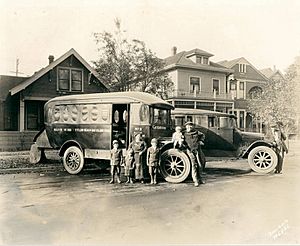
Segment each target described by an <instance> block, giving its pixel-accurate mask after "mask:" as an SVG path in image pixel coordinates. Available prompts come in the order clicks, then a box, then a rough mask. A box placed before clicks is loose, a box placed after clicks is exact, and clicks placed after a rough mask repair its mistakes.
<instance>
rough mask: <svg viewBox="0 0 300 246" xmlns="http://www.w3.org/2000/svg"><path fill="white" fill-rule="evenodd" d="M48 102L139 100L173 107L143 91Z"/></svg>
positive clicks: (77, 96) (96, 94) (123, 101)
mask: <svg viewBox="0 0 300 246" xmlns="http://www.w3.org/2000/svg"><path fill="white" fill-rule="evenodd" d="M50 102H65V103H83V102H101V103H105V102H107V103H114V104H127V103H132V102H141V103H144V104H147V105H155V106H157V107H161V108H166V109H173V108H174V107H173V105H172V104H170V103H168V102H166V101H164V100H163V99H161V98H159V97H156V96H154V95H151V94H149V93H145V92H137V91H128V92H110V93H91V94H80V95H78V94H77V95H67V96H60V97H55V98H52V99H51V100H49V101H48V103H50Z"/></svg>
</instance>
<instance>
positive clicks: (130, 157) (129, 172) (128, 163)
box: [125, 148, 134, 184]
mask: <svg viewBox="0 0 300 246" xmlns="http://www.w3.org/2000/svg"><path fill="white" fill-rule="evenodd" d="M133 169H134V152H133V149H132V148H129V149H128V150H127V154H126V157H125V176H126V177H127V181H126V184H128V183H131V184H132V183H133V180H132V178H133Z"/></svg>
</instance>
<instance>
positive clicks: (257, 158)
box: [248, 146, 278, 173]
mask: <svg viewBox="0 0 300 246" xmlns="http://www.w3.org/2000/svg"><path fill="white" fill-rule="evenodd" d="M248 163H249V165H250V167H251V169H252V170H253V171H255V172H258V173H269V172H272V171H273V170H274V169H275V168H276V166H277V163H278V158H277V155H276V153H275V151H274V150H272V149H271V148H269V147H266V146H259V147H255V148H254V149H253V150H251V151H250V153H249V156H248Z"/></svg>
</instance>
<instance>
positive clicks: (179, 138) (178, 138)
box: [172, 126, 184, 149]
mask: <svg viewBox="0 0 300 246" xmlns="http://www.w3.org/2000/svg"><path fill="white" fill-rule="evenodd" d="M181 130H182V129H181V127H180V126H176V128H175V132H174V133H173V135H172V142H173V148H174V149H175V148H176V147H178V148H181V146H182V143H183V141H184V136H183V134H182V132H181Z"/></svg>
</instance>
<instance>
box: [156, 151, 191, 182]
mask: <svg viewBox="0 0 300 246" xmlns="http://www.w3.org/2000/svg"><path fill="white" fill-rule="evenodd" d="M160 169H161V174H162V176H163V178H164V179H165V180H166V181H168V182H170V183H180V182H183V181H184V180H185V179H186V178H187V177H188V176H189V173H190V169H191V165H190V160H189V158H188V156H187V155H186V154H185V153H184V152H182V151H179V150H177V149H169V150H166V151H165V152H163V153H162V155H161V164H160Z"/></svg>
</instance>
